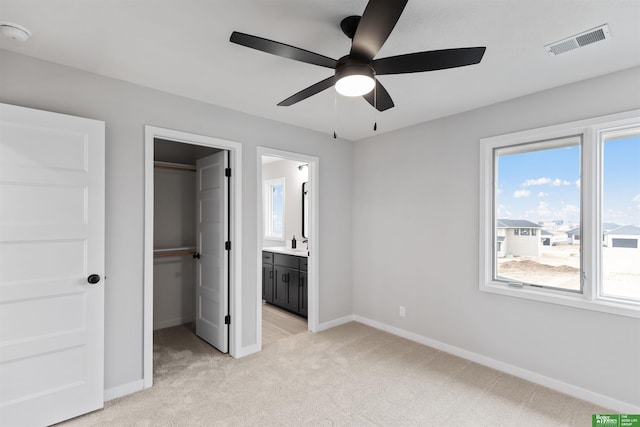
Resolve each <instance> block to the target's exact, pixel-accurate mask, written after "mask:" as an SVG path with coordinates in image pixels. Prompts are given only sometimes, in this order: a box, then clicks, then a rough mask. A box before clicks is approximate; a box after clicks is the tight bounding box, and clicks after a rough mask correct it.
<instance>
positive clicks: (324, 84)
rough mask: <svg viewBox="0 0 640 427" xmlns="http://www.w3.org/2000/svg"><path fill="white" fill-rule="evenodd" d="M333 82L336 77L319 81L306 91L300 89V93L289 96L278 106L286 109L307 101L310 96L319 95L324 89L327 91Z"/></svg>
mask: <svg viewBox="0 0 640 427" xmlns="http://www.w3.org/2000/svg"><path fill="white" fill-rule="evenodd" d="M335 80H336V76H331V77H327V78H326V79H324V80H322V81H319V82H318V83H316V84H314V85H311V86H309V87H308V88H306V89H302V90H301V91H300V92H298V93H296V94H295V95H291V96H290V97H288V98H287V99H285V100H284V101H282V102H280V103H279V104H278V106H280V107H288V106H290V105H293V104H295V103H297V102H300V101H302V100H304V99H307V98H309V97H310V96H313V95H315V94H317V93H320V92H322V91H323V90H325V89H329V88H330V87H331V86H333V85H334V84H335Z"/></svg>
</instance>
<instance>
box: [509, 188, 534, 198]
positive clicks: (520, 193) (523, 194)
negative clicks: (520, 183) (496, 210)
mask: <svg viewBox="0 0 640 427" xmlns="http://www.w3.org/2000/svg"><path fill="white" fill-rule="evenodd" d="M530 194H531V191H529V190H516V191H515V192H514V193H513V197H515V198H516V199H519V198H521V197H529V195H530Z"/></svg>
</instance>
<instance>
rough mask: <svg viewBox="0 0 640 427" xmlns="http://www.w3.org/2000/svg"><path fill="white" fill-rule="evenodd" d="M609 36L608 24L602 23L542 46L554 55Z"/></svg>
mask: <svg viewBox="0 0 640 427" xmlns="http://www.w3.org/2000/svg"><path fill="white" fill-rule="evenodd" d="M609 37H611V34H609V26H608V25H607V24H604V25H601V26H599V27H596V28H592V29H590V30H587V31H584V32H582V33H580V34H576V35H575V36H571V37H568V38H566V39H564V40H560V41H557V42H555V43H551V44H548V45H546V46H545V47H544V48H545V49H546V50H547V52H548V53H549V55H554V56H555V55H560V54H561V53H565V52H568V51H570V50H573V49H577V48H579V47H583V46H586V45H589V44H591V43H595V42H599V41H601V40H604V39H608V38H609Z"/></svg>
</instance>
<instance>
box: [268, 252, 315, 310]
mask: <svg viewBox="0 0 640 427" xmlns="http://www.w3.org/2000/svg"><path fill="white" fill-rule="evenodd" d="M307 256H308V253H307V251H301V250H291V249H287V248H267V249H264V250H263V251H262V299H263V300H265V301H266V302H267V303H269V304H273V305H275V306H277V307H280V308H283V309H285V310H287V311H290V312H292V313H294V314H297V315H299V316H302V317H304V318H306V317H307V299H308V297H307V293H308V286H307Z"/></svg>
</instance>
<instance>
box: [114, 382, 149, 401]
mask: <svg viewBox="0 0 640 427" xmlns="http://www.w3.org/2000/svg"><path fill="white" fill-rule="evenodd" d="M142 389H144V380H137V381H132V382H130V383H127V384H123V385H119V386H115V387H111V388H108V389H106V390H105V391H104V401H105V402H108V401H110V400H113V399H117V398H118V397H122V396H126V395H128V394H132V393H136V392H138V391H141V390H142Z"/></svg>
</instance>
